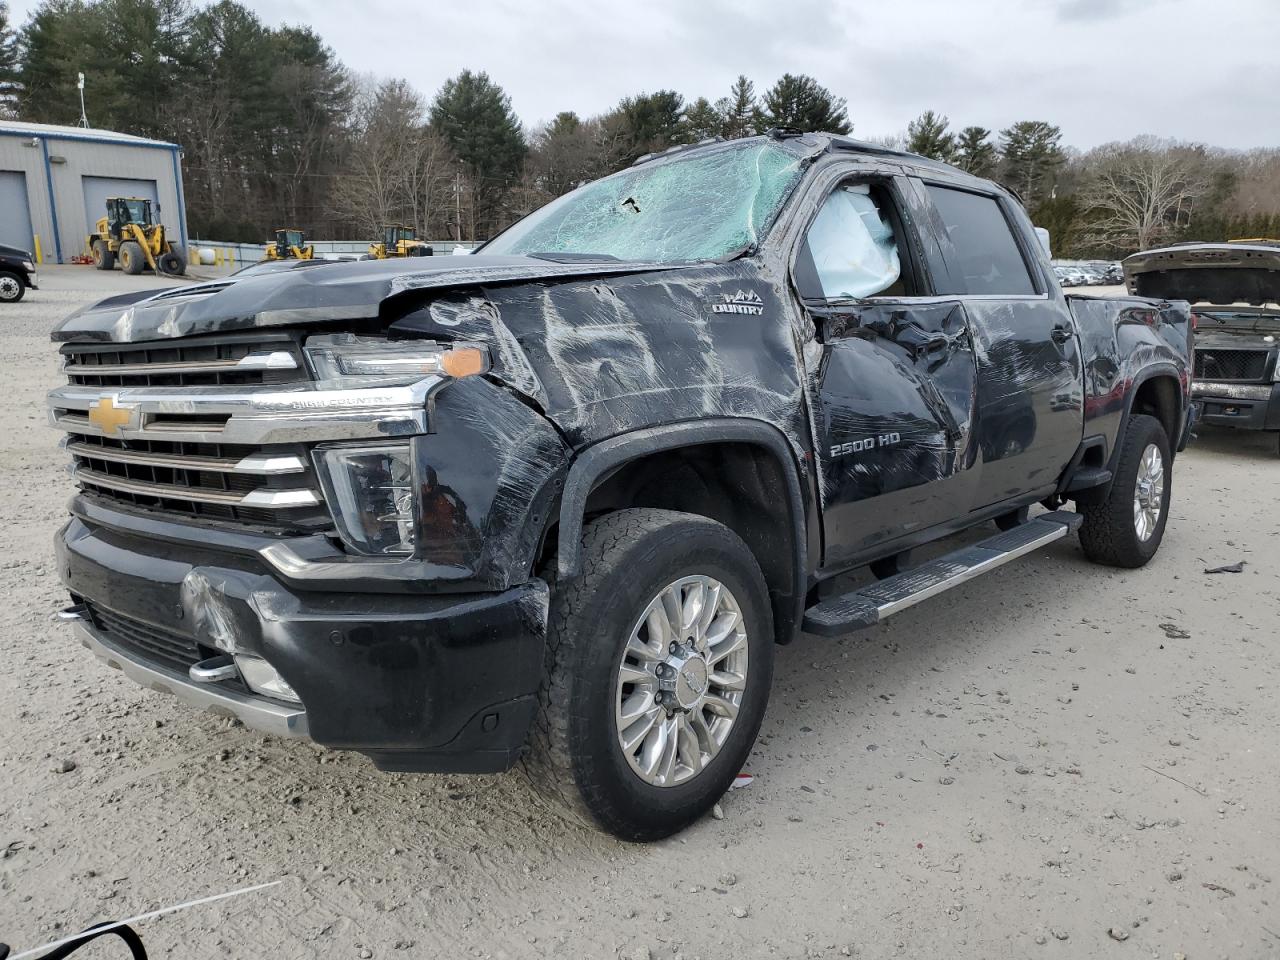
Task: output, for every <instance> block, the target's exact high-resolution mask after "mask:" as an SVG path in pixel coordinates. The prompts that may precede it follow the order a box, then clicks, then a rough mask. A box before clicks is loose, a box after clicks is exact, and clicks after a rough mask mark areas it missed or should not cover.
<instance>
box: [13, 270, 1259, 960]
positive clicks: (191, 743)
mask: <svg viewBox="0 0 1280 960" xmlns="http://www.w3.org/2000/svg"><path fill="white" fill-rule="evenodd" d="M42 279H43V281H44V283H45V285H46V288H45V289H43V290H41V291H38V292H37V293H34V294H32V295H31V296H30V299H28V300H26V301H24V302H23V303H21V304H19V305H18V306H17V307H10V308H8V309H7V310H6V311H4V313H3V314H0V365H2V368H3V369H4V370H5V371H6V376H5V378H4V383H5V384H6V386H7V387H8V389H6V390H5V391H4V392H3V395H0V411H2V412H3V423H4V425H5V428H4V430H3V431H2V432H0V492H2V496H0V596H3V598H4V604H3V608H2V609H0V637H3V642H4V645H5V649H7V650H8V652H9V655H8V661H7V662H8V668H7V669H6V670H4V671H2V672H0V850H2V851H3V854H2V856H3V860H2V861H0V940H3V941H5V942H7V943H10V944H12V945H14V946H15V947H17V948H18V949H19V950H21V949H23V948H27V947H31V946H34V945H36V944H38V943H41V942H44V941H47V940H51V939H54V938H56V937H58V936H60V935H65V934H66V933H68V932H73V931H76V930H80V929H82V928H83V927H85V926H87V925H89V924H90V923H92V922H94V921H98V920H103V919H113V918H120V917H123V916H127V915H130V914H134V913H140V912H143V911H146V910H150V909H154V908H156V907H159V906H161V905H164V904H169V903H174V902H178V901H183V900H187V899H193V898H196V897H202V896H208V895H212V894H216V893H220V892H222V891H226V890H230V889H233V888H236V887H240V886H247V885H250V884H256V883H263V882H267V881H273V880H282V881H283V882H282V883H280V884H279V885H278V886H276V887H273V888H271V889H270V890H266V891H263V892H259V893H253V894H249V895H247V896H245V897H242V898H238V899H235V900H230V901H226V902H224V903H217V904H212V905H208V906H202V907H196V908H193V909H191V910H188V911H185V912H183V913H181V914H178V915H176V916H172V917H168V918H165V919H161V920H156V921H152V922H150V923H148V924H146V925H145V926H144V927H143V931H142V932H143V934H144V938H145V940H146V943H147V947H148V949H149V950H150V951H151V953H152V954H153V955H155V956H166V955H172V956H179V957H183V958H206V957H227V956H233V957H248V956H264V957H266V956H271V957H281V958H289V957H326V958H327V957H360V958H368V957H395V956H405V957H436V956H442V957H443V956H449V957H454V956H476V957H526V956H575V957H613V956H625V957H643V958H648V957H653V958H672V957H677V956H683V957H686V958H692V957H695V956H701V957H704V958H708V960H710V958H721V957H755V956H777V957H839V956H860V957H891V956H902V957H939V956H948V957H983V958H993V957H999V958H1005V957H1008V958H1014V957H1019V958H1021V957H1038V956H1043V957H1063V958H1065V957H1080V956H1090V957H1092V956H1108V957H1110V956H1114V957H1137V956H1143V957H1147V956H1150V957H1164V958H1174V957H1186V958H1191V960H1200V958H1207V957H1214V958H1226V957H1231V958H1258V957H1277V956H1280V903H1278V902H1277V900H1278V899H1280V888H1277V887H1276V886H1275V881H1276V880H1277V878H1280V763H1278V762H1277V761H1278V760H1280V747H1277V739H1276V730H1277V721H1278V720H1280V710H1278V705H1277V696H1276V690H1277V667H1276V653H1277V647H1276V640H1275V635H1276V631H1275V624H1276V621H1277V614H1280V604H1278V602H1277V579H1276V573H1277V569H1280V537H1277V534H1278V533H1280V516H1278V515H1277V511H1276V509H1275V504H1276V496H1275V489H1276V481H1277V479H1278V478H1280V458H1278V457H1277V456H1276V452H1275V445H1276V441H1275V438H1274V437H1271V436H1267V437H1262V436H1252V437H1251V436H1236V435H1230V434H1212V435H1202V437H1201V438H1200V440H1199V441H1198V442H1197V443H1196V444H1194V445H1193V446H1192V448H1191V449H1190V450H1189V451H1188V452H1187V453H1186V455H1185V456H1184V457H1182V458H1181V459H1179V461H1178V463H1177V470H1176V482H1175V484H1174V505H1173V512H1172V517H1171V520H1170V523H1169V529H1168V532H1167V534H1166V537H1165V543H1164V549H1163V550H1162V552H1161V554H1160V556H1159V558H1158V559H1157V560H1156V561H1155V562H1153V563H1152V564H1151V565H1149V566H1148V567H1147V568H1146V569H1144V570H1138V571H1124V572H1121V571H1113V570H1106V569H1102V568H1098V567H1094V566H1091V565H1090V564H1088V563H1087V562H1085V560H1084V558H1083V557H1082V555H1081V553H1080V550H1079V548H1078V546H1077V545H1076V544H1075V543H1074V541H1064V542H1061V543H1058V544H1055V545H1054V546H1052V547H1051V548H1049V549H1046V550H1044V551H1041V552H1040V553H1038V554H1035V555H1033V556H1032V557H1030V558H1028V559H1027V560H1026V561H1023V562H1021V563H1018V564H1013V565H1010V566H1009V567H1006V568H1004V569H1003V570H1001V571H999V572H997V573H995V574H993V575H991V576H988V577H985V578H981V579H979V580H977V581H975V582H973V583H971V584H969V585H967V586H965V587H964V588H962V589H961V590H958V591H955V592H953V593H951V594H949V595H947V596H946V597H945V598H940V599H937V600H934V601H931V602H930V603H928V604H924V605H922V606H920V607H917V608H914V609H913V610H911V611H908V612H906V613H904V614H902V615H900V616H898V617H896V618H894V619H893V620H892V621H891V622H890V623H888V624H886V625H884V626H882V627H880V628H878V629H876V630H873V631H868V632H865V633H862V634H858V635H856V636H854V637H850V638H848V639H844V640H840V641H834V642H833V641H826V640H820V639H818V638H815V637H805V638H803V639H802V640H801V641H799V642H797V643H796V644H793V645H791V646H790V647H786V648H782V649H781V650H780V651H779V654H780V656H779V658H778V665H777V675H776V683H775V688H774V693H773V699H772V702H771V705H770V708H769V714H768V717H767V718H766V721H765V727H764V731H763V736H762V738H761V741H760V744H759V746H758V747H757V749H756V751H755V753H754V754H753V756H752V758H751V761H750V766H749V770H750V772H751V773H753V774H754V775H755V781H754V783H753V784H751V785H750V786H749V787H747V788H745V789H742V790H735V791H732V792H731V793H730V794H728V795H727V796H726V797H725V798H724V800H723V803H722V808H723V814H724V818H723V819H713V818H710V817H709V818H707V819H706V820H705V821H704V822H702V823H700V824H698V825H696V826H695V827H693V828H692V829H690V830H688V831H687V832H685V833H684V834H683V835H682V836H680V837H677V838H673V839H671V840H668V841H665V842H663V843H658V844H654V845H652V846H648V847H642V846H632V845H626V844H621V843H618V842H615V841H613V840H611V839H609V838H606V837H603V836H600V835H598V834H595V833H592V832H589V831H586V830H584V829H582V828H580V827H577V826H574V825H571V824H568V823H566V822H564V821H563V820H562V819H561V818H560V817H559V815H558V813H557V811H556V809H555V808H554V807H551V806H549V805H548V804H546V803H545V802H543V801H541V800H540V799H539V798H538V797H537V796H536V795H534V794H533V793H532V791H531V790H530V789H529V788H528V787H527V785H526V783H525V782H524V780H523V779H522V778H521V777H520V776H518V775H515V774H512V775H507V776H501V777H476V778H467V777H431V776H391V775H384V774H380V773H378V772H376V771H375V770H373V768H372V766H371V765H370V764H369V763H368V762H367V761H365V760H364V759H363V758H361V757H359V756H350V755H345V754H331V753H326V752H325V751H322V750H319V749H316V748H314V747H311V746H309V745H306V744H300V743H296V742H289V741H281V740H273V739H267V738H263V737H261V736H258V735H256V734H254V733H252V732H250V731H247V730H245V729H244V728H242V727H236V726H232V725H231V724H229V723H228V722H227V721H224V720H220V719H216V718H213V717H211V716H208V715H198V714H194V713H192V712H190V711H188V710H186V709H185V708H182V707H181V706H180V705H179V704H178V703H177V702H176V701H175V700H173V699H172V698H169V697H165V696H162V695H160V694H156V693H151V692H147V691H143V690H141V689H139V688H137V687H135V686H134V685H132V684H131V683H129V682H128V681H126V680H124V679H123V678H121V677H120V676H119V675H118V674H115V673H113V672H112V671H110V670H108V669H107V668H105V667H104V666H102V665H101V664H99V663H97V662H96V661H95V660H94V659H93V658H92V657H91V656H90V655H89V654H88V652H87V651H85V650H83V649H82V648H80V647H79V646H78V645H75V644H74V643H73V642H72V641H71V639H70V638H69V636H68V635H67V634H66V633H65V632H63V630H62V629H61V628H60V627H59V626H57V625H56V624H54V623H52V622H51V620H50V617H51V614H52V613H53V612H54V611H55V610H56V609H58V608H59V607H60V606H61V605H62V604H63V603H64V597H63V592H62V589H61V587H60V586H59V584H58V580H57V576H56V572H55V570H54V568H53V564H52V548H51V539H52V536H53V533H54V530H55V528H56V527H57V526H58V524H59V523H61V522H62V517H63V515H64V512H65V501H66V498H67V496H68V494H69V490H70V483H69V481H68V480H67V478H66V475H65V473H64V472H63V465H64V459H65V458H64V457H63V455H61V454H60V453H59V451H58V450H57V448H56V443H57V439H58V438H57V436H56V435H55V434H54V433H53V432H52V431H50V430H49V429H48V427H47V426H46V425H45V417H44V410H43V405H44V401H43V395H44V391H45V390H46V389H47V388H48V387H50V386H52V385H54V384H55V383H57V381H58V374H57V370H56V363H55V357H54V351H53V349H52V348H51V346H50V344H49V343H48V340H47V335H48V331H49V328H50V327H51V325H52V324H53V323H54V322H55V321H56V320H58V319H59V318H60V317H62V316H63V315H64V314H66V313H67V312H68V311H69V310H70V309H72V308H73V307H74V306H76V305H77V304H79V303H82V302H84V301H86V300H88V299H91V298H94V297H96V296H97V295H99V294H101V293H104V292H114V291H118V290H122V289H128V288H131V287H133V286H134V285H135V284H140V283H148V282H149V283H155V282H156V281H154V280H148V279H136V278H130V277H124V276H123V275H121V274H118V273H117V274H111V275H103V274H97V273H95V272H93V271H91V270H89V269H87V268H71V267H67V268H46V269H45V270H43V271H42ZM162 282H164V281H162ZM1237 560H1244V561H1246V566H1245V568H1244V572H1243V573H1240V574H1219V575H1206V574H1205V573H1204V572H1203V571H1204V569H1205V568H1206V567H1211V566H1217V565H1219V564H1224V563H1230V562H1234V561H1237ZM72 765H74V767H73V768H72V769H69V770H66V768H68V767H71V766H72ZM63 770H66V772H60V771H63ZM111 949H113V950H116V951H117V952H116V953H108V951H107V949H106V948H105V947H104V948H102V949H101V950H100V952H98V953H94V952H92V950H87V951H85V952H84V954H79V955H77V960H78V957H79V956H81V955H86V954H87V955H88V956H89V957H97V956H101V957H107V956H111V957H114V956H117V955H118V953H119V948H118V947H112V948H111Z"/></svg>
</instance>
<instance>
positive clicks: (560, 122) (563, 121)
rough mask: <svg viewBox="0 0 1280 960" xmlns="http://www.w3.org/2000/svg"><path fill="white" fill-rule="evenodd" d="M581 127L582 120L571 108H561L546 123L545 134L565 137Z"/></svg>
mask: <svg viewBox="0 0 1280 960" xmlns="http://www.w3.org/2000/svg"><path fill="white" fill-rule="evenodd" d="M581 129H582V120H581V119H580V118H579V117H578V115H577V114H576V113H574V112H573V111H572V110H562V111H561V112H560V113H557V114H556V116H555V119H554V120H552V121H551V123H549V124H548V125H547V131H546V136H549V137H565V136H569V135H570V134H574V133H577V132H578V131H579V130H581Z"/></svg>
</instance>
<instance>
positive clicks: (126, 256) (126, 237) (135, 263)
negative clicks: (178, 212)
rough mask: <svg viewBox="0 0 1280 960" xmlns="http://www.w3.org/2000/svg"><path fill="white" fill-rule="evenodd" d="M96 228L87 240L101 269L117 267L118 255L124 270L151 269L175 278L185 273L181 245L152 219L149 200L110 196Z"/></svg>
mask: <svg viewBox="0 0 1280 960" xmlns="http://www.w3.org/2000/svg"><path fill="white" fill-rule="evenodd" d="M95 229H96V232H95V233H91V234H89V237H88V241H87V242H88V246H89V252H90V253H91V254H92V255H93V265H94V266H95V267H97V268H98V269H99V270H112V269H114V268H115V265H116V260H117V258H118V259H119V260H120V268H121V269H122V270H124V272H125V273H132V274H139V273H141V272H142V271H143V270H147V269H151V270H153V271H155V272H156V273H167V274H169V275H170V276H175V277H176V276H181V275H182V274H183V273H185V272H186V269H187V259H186V257H184V256H183V255H182V248H181V247H175V246H174V245H173V244H171V243H170V242H169V238H168V237H167V236H166V235H165V232H164V227H163V226H162V225H161V224H158V223H153V222H152V219H151V201H150V200H144V199H142V198H140V197H109V198H107V215H106V216H105V217H103V218H102V219H100V220H99V221H98V223H97V226H96V228H95Z"/></svg>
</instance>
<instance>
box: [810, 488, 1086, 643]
mask: <svg viewBox="0 0 1280 960" xmlns="http://www.w3.org/2000/svg"><path fill="white" fill-rule="evenodd" d="M1083 522H1084V517H1082V516H1080V514H1078V513H1069V512H1067V511H1065V510H1058V511H1054V512H1053V513H1045V514H1041V515H1040V516H1038V517H1036V518H1034V519H1032V520H1028V521H1027V522H1026V523H1023V524H1020V525H1018V526H1016V527H1014V528H1013V529H1012V530H1006V531H1005V532H1004V533H998V534H996V535H995V536H994V537H988V538H987V539H986V540H983V541H981V542H980V543H975V544H973V545H972V546H968V547H963V548H961V549H959V550H956V551H954V552H952V553H948V554H946V555H945V556H941V557H938V559H936V560H930V561H929V562H928V563H923V564H921V565H920V566H918V567H913V568H912V569H910V570H907V571H906V572H904V573H899V574H897V575H896V576H892V577H888V578H886V579H884V580H880V581H878V582H876V583H873V584H871V585H869V586H866V587H863V588H862V589H861V590H855V591H853V592H852V593H846V594H842V595H841V596H838V597H832V598H831V599H829V600H823V601H822V602H821V603H816V604H814V605H813V606H812V607H810V608H809V609H808V610H806V611H805V612H804V626H803V630H804V632H805V633H814V634H817V635H818V636H821V637H838V636H842V635H844V634H846V633H850V632H852V631H854V630H861V629H863V628H865V627H873V626H875V625H876V624H877V623H879V622H880V621H881V620H883V619H885V618H886V617H890V616H892V615H893V614H895V613H898V612H899V611H902V610H905V609H907V607H913V606H915V605H916V604H917V603H919V602H920V601H921V600H927V599H929V598H930V597H933V596H936V595H937V594H939V593H942V592H943V591H945V590H950V589H951V588H952V587H958V586H959V585H960V584H962V583H965V582H966V581H969V580H972V579H973V578H974V577H980V576H982V575H983V574H984V573H990V572H991V571H992V570H994V569H995V568H996V567H1000V566H1003V565H1004V564H1006V563H1008V562H1009V561H1010V560H1016V559H1017V558H1018V557H1021V556H1024V555H1025V554H1028V553H1030V552H1031V551H1032V550H1038V549H1040V548H1041V547H1043V546H1047V545H1048V544H1050V543H1053V542H1054V541H1055V540H1061V539H1062V538H1063V537H1065V536H1066V535H1067V534H1068V533H1070V532H1071V531H1073V530H1075V529H1076V528H1077V527H1079V526H1080V524H1081V523H1083Z"/></svg>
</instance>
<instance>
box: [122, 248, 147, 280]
mask: <svg viewBox="0 0 1280 960" xmlns="http://www.w3.org/2000/svg"><path fill="white" fill-rule="evenodd" d="M146 266H147V258H146V257H145V256H144V255H143V253H142V247H140V246H139V245H138V242H137V241H136V240H126V241H125V242H124V243H122V244H120V269H121V270H123V271H124V272H125V273H127V274H129V275H130V276H135V277H136V276H137V275H138V274H140V273H141V272H142V271H143V270H144V269H146Z"/></svg>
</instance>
